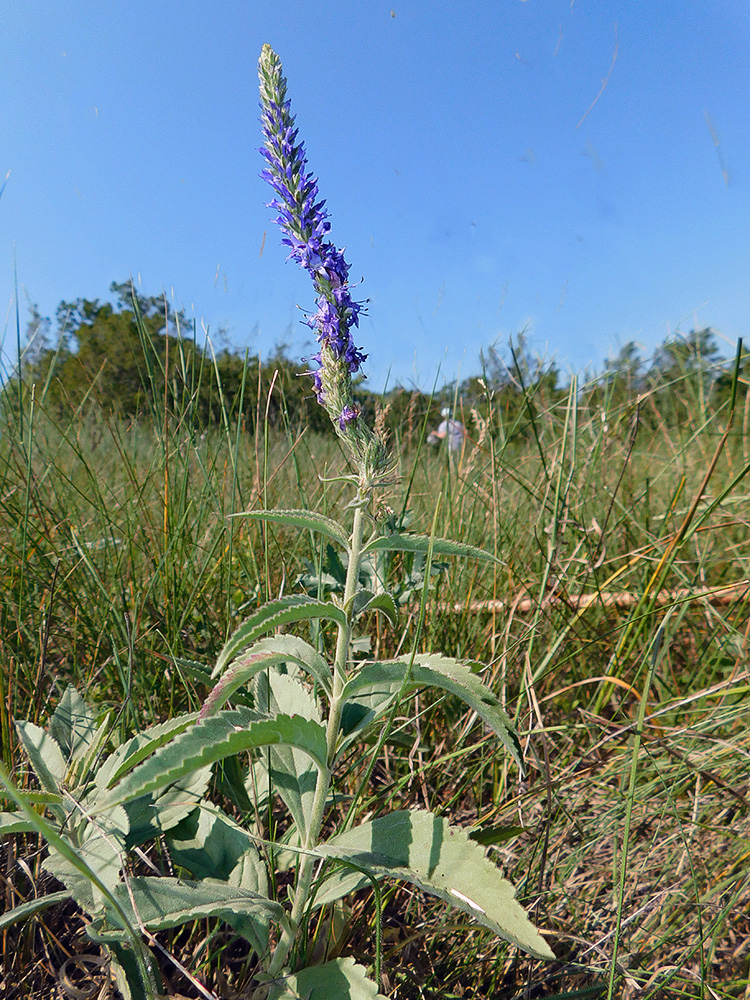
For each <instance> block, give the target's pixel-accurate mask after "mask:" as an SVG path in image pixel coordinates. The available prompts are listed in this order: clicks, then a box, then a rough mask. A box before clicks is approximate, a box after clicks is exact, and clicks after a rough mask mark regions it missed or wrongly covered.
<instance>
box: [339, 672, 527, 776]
mask: <svg viewBox="0 0 750 1000" xmlns="http://www.w3.org/2000/svg"><path fill="white" fill-rule="evenodd" d="M408 662H409V657H408V656H403V657H399V658H398V659H397V660H384V661H382V662H373V663H365V664H364V665H363V666H362V667H361V668H360V669H359V671H358V673H357V674H356V675H355V676H354V677H352V678H351V679H350V680H349V681H348V682H347V684H346V686H345V688H344V694H343V697H344V700H345V701H348V700H350V699H353V700H356V699H357V694H358V692H359V691H360V690H362V691H366V692H368V693H369V692H371V691H372V689H373V687H374V686H376V685H377V684H378V683H380V684H382V687H383V691H384V692H385V691H387V690H388V689H389V688H390V689H392V688H393V685H394V684H395V683H397V682H398V681H399V680H403V678H404V676H405V674H406V670H407V666H408ZM418 687H436V688H441V689H442V690H443V691H448V692H450V694H453V695H455V696H456V697H457V698H460V699H461V700H462V701H463V702H465V703H466V704H467V705H468V706H469V708H472V709H473V710H474V711H475V712H476V713H477V715H478V716H479V718H480V719H482V721H483V722H485V723H486V724H487V725H488V726H489V727H490V729H491V730H492V731H493V732H494V733H495V734H496V735H497V736H498V737H499V739H500V740H501V741H502V742H503V743H504V745H505V746H506V747H507V748H508V750H509V751H510V753H511V754H512V755H513V758H514V759H515V761H516V763H517V764H518V766H519V767H520V768H521V770H523V760H522V755H521V743H520V740H519V739H518V734H517V733H516V730H515V727H514V725H513V723H512V722H511V720H510V719H509V718H508V716H507V715H506V714H505V712H504V711H503V708H502V706H501V704H500V699H499V698H498V697H497V695H496V694H494V693H493V692H492V691H491V690H490V689H489V688H488V687H487V686H486V685H485V684H483V683H482V681H481V680H480V679H479V677H478V676H477V675H476V674H475V673H473V672H472V671H471V670H470V669H469V667H467V666H466V665H465V664H463V663H459V662H458V660H454V659H452V658H451V657H448V656H432V655H430V654H429V653H422V654H420V655H419V656H416V657H415V658H414V663H413V664H412V667H411V673H410V675H409V683H408V685H407V691H406V692H405V693H408V692H411V691H413V690H414V689H415V688H418Z"/></svg>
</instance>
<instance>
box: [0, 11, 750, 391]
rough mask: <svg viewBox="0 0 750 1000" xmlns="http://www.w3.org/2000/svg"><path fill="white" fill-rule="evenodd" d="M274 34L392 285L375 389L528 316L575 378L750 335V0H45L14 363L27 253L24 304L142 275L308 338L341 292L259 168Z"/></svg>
mask: <svg viewBox="0 0 750 1000" xmlns="http://www.w3.org/2000/svg"><path fill="white" fill-rule="evenodd" d="M263 42H269V43H270V44H271V45H272V46H273V47H274V48H275V49H276V51H277V52H278V53H279V55H280V57H281V60H282V63H283V65H284V72H285V75H286V76H287V79H288V81H289V93H290V96H291V98H292V109H293V111H294V112H295V113H296V115H297V122H298V125H299V127H300V133H301V136H302V137H303V138H304V140H305V143H306V146H307V150H308V155H309V160H310V165H311V167H312V169H313V170H314V172H315V173H316V174H317V175H318V176H319V178H320V189H321V194H322V196H323V197H324V198H325V199H326V201H327V203H328V208H329V210H330V213H331V221H332V225H333V238H334V240H335V241H336V242H337V243H338V244H339V245H341V244H344V245H345V246H346V248H347V257H348V259H349V262H350V264H351V268H352V271H351V275H352V277H353V278H358V277H359V276H362V277H363V278H364V281H363V283H362V285H361V286H360V287H359V288H358V292H359V293H360V294H361V297H363V298H365V297H366V298H369V299H370V305H369V316H368V317H367V318H365V319H364V320H363V321H362V325H361V328H360V334H359V337H358V342H359V344H360V346H361V347H362V348H363V349H364V350H365V351H367V352H368V353H369V355H370V359H369V361H368V363H367V365H366V371H367V373H368V374H369V376H370V381H371V384H372V387H373V388H376V389H379V388H381V387H382V385H383V383H384V381H385V380H386V378H387V377H388V373H389V372H390V379H391V382H393V381H401V382H402V383H403V384H406V385H409V384H411V383H416V384H418V385H420V386H421V387H423V388H425V387H429V386H430V385H431V383H432V380H433V378H434V376H435V373H436V371H437V369H438V366H439V365H442V373H443V376H444V377H445V378H453V377H455V376H456V375H457V374H458V375H459V376H463V375H468V374H471V373H472V372H475V371H477V367H478V365H477V359H478V355H479V351H480V349H481V348H482V347H483V346H484V347H486V346H487V345H488V344H491V343H493V342H495V341H497V340H498V339H499V341H500V343H503V342H505V341H507V338H508V337H509V335H511V334H513V333H515V332H517V331H519V330H520V329H521V328H523V327H524V326H526V325H528V333H529V336H530V339H531V342H532V345H533V346H534V347H535V348H536V349H537V350H538V351H540V352H542V353H546V354H547V355H548V356H550V357H556V359H557V361H558V363H559V365H560V366H561V367H562V368H563V370H568V369H576V370H580V369H582V368H583V367H585V366H587V365H592V364H593V365H597V366H598V365H601V363H602V361H603V359H604V358H605V357H606V356H607V355H612V354H613V353H616V351H617V350H618V346H619V345H620V344H622V343H624V342H626V341H628V340H631V339H634V340H636V341H638V342H639V343H640V344H642V345H643V348H644V349H645V350H646V351H650V350H652V349H653V348H654V347H655V346H656V345H657V344H658V343H659V342H661V341H662V340H663V339H664V337H665V336H666V335H667V334H668V333H674V332H675V331H683V332H686V331H688V330H689V329H691V328H692V327H693V326H694V325H698V326H700V327H703V326H708V325H711V326H713V327H714V328H715V329H716V330H718V331H719V332H720V333H721V334H722V336H723V337H725V338H726V341H727V342H726V345H725V350H726V351H727V353H731V350H732V344H733V342H734V340H735V339H736V338H737V337H738V336H740V335H742V334H743V333H744V334H747V333H748V329H747V327H748V317H750V277H749V276H750V266H749V265H750V260H749V254H748V245H749V240H750V226H749V225H748V223H749V222H750V197H749V195H748V181H749V179H750V87H749V86H748V84H749V83H750V73H749V71H748V56H749V55H750V5H748V4H747V3H743V2H733V0H725V2H721V0H705V2H697V0H683V2H682V3H680V4H679V5H678V4H675V3H672V2H668V0H649V2H642V0H619V2H615V0H611V2H610V0H596V2H594V0H476V2H472V0H465V2H463V3H456V2H455V0H387V2H380V0H325V2H324V0H319V2H312V0H244V2H242V0H212V2H206V0H200V2H197V0H128V2H127V3H124V2H120V0H108V2H103V3H102V2H95V0H88V2H82V0H65V2H64V3H61V2H60V0H23V2H19V0H16V2H11V3H7V4H6V5H5V6H4V10H3V16H2V34H1V35H0V65H2V70H3V87H2V100H1V101H0V126H1V127H0V137H1V138H0V184H1V183H2V180H3V178H4V177H5V174H6V172H7V171H8V170H10V171H11V173H10V177H9V178H8V181H7V185H6V187H5V190H4V192H3V194H2V197H0V306H1V307H2V311H3V316H2V318H0V322H4V323H5V324H6V325H7V335H6V344H5V348H4V355H5V364H6V366H7V364H8V357H9V355H11V354H12V346H11V343H10V342H11V341H14V340H15V318H14V300H13V248H14V246H15V250H16V258H17V266H18V281H19V285H20V287H21V293H20V298H21V307H22V313H21V316H22V324H25V321H26V315H27V314H26V305H25V295H24V292H26V293H27V294H28V296H29V297H30V299H31V300H32V301H34V302H35V303H37V304H38V306H39V309H40V310H41V312H42V313H43V314H45V315H50V316H54V313H55V310H56V307H57V304H58V302H59V301H60V300H61V299H75V298H78V297H86V298H100V299H104V298H106V297H107V295H108V287H109V284H110V282H112V281H113V280H117V281H124V280H127V278H128V276H129V275H133V277H134V278H135V279H136V281H138V282H139V284H140V290H141V291H142V292H143V293H144V294H146V295H151V294H160V293H161V292H162V291H163V290H166V292H167V294H168V295H169V297H170V299H172V301H173V302H174V304H175V305H176V306H182V307H184V308H185V310H186V311H187V313H188V314H189V315H190V316H194V317H195V318H196V319H197V321H198V323H199V326H200V324H201V322H203V323H204V324H205V325H206V326H208V327H209V328H210V330H211V331H212V332H216V331H218V330H219V328H221V327H225V328H226V329H227V330H228V335H229V340H230V342H231V343H232V344H233V345H236V346H237V347H238V348H241V349H244V348H245V347H246V346H247V347H249V348H250V349H251V351H260V352H261V353H263V354H266V353H268V352H269V351H270V350H271V349H272V348H273V345H274V344H275V343H276V342H278V341H288V342H291V343H292V345H293V346H292V353H293V354H300V355H301V354H304V353H305V350H304V345H305V343H306V341H309V332H308V331H307V328H306V327H304V326H302V325H301V323H300V312H299V309H298V308H297V306H298V305H299V306H302V307H304V308H307V309H309V308H311V307H312V305H313V296H312V289H311V287H310V285H309V282H308V279H307V277H306V276H305V275H304V273H302V272H301V271H298V270H297V268H296V267H295V265H293V264H292V263H288V264H285V262H284V261H285V252H284V250H283V248H282V247H281V246H280V243H279V236H278V233H277V231H276V230H275V228H274V226H273V224H272V222H271V212H270V211H269V210H268V209H267V208H266V207H265V203H266V202H267V201H268V200H269V197H270V192H269V190H267V188H266V186H265V185H264V183H263V182H262V181H261V180H260V178H259V177H258V173H259V171H260V169H261V166H262V164H261V162H260V157H259V155H258V153H257V147H258V146H259V144H260V137H259V130H258V99H257V71H256V65H257V60H258V56H259V54H260V49H261V45H262V43H263ZM605 81H606V86H604V87H603V89H602V85H603V82H605ZM597 95H598V99H597ZM592 105H593V106H592ZM587 112H588V113H587ZM264 234H265V242H264ZM261 250H262V252H261ZM7 310H9V312H8V318H7V319H6V318H5V314H6V311H7Z"/></svg>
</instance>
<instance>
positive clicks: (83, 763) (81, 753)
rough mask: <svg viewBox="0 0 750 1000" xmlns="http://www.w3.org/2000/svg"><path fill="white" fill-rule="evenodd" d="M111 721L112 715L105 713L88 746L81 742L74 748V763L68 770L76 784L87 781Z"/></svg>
mask: <svg viewBox="0 0 750 1000" xmlns="http://www.w3.org/2000/svg"><path fill="white" fill-rule="evenodd" d="M111 719H112V713H111V712H107V714H106V716H105V717H104V719H103V720H102V722H101V725H100V726H99V727H98V728H97V729H96V731H95V732H94V733H93V735H92V736H91V740H90V742H89V743H88V744H86V743H85V742H81V743H80V744H79V745H78V746H77V747H76V748H75V751H74V753H73V761H74V763H73V765H72V766H71V768H69V775H70V776H71V777H75V781H76V784H81V783H83V782H85V781H87V780H88V779H89V777H90V775H91V771H92V770H93V768H94V765H95V764H96V761H97V758H98V757H99V754H101V752H102V750H103V748H104V744H105V743H106V742H107V739H108V738H109V733H110V721H111Z"/></svg>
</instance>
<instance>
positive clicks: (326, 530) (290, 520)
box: [231, 510, 349, 551]
mask: <svg viewBox="0 0 750 1000" xmlns="http://www.w3.org/2000/svg"><path fill="white" fill-rule="evenodd" d="M231 516H232V517H249V518H252V519H253V520H254V521H274V522H276V523H277V524H290V525H293V526H294V527H296V528H308V529H309V530H310V531H318V532H320V534H322V535H326V536H327V537H328V538H332V539H333V541H334V542H338V544H339V545H340V546H341V547H342V548H343V549H346V550H347V551H348V549H349V538H348V537H347V534H346V532H345V531H344V529H343V528H342V527H341V525H340V524H339V523H338V521H334V520H333V519H332V518H330V517H326V516H325V514H319V513H317V511H314V510H243V511H241V512H240V513H239V514H232V515H231Z"/></svg>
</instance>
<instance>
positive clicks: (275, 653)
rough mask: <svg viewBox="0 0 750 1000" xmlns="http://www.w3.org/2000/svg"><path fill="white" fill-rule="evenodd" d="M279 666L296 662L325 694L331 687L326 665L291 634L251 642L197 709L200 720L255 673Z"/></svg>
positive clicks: (227, 699)
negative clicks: (320, 685)
mask: <svg viewBox="0 0 750 1000" xmlns="http://www.w3.org/2000/svg"><path fill="white" fill-rule="evenodd" d="M281 663H296V664H299V665H300V666H302V667H304V668H305V669H306V670H307V671H309V672H310V673H311V674H312V676H313V677H314V679H315V680H317V681H318V682H319V683H320V684H322V685H323V688H324V690H325V691H330V688H331V672H330V669H329V667H328V664H327V663H326V661H325V660H324V659H323V657H322V656H321V655H320V653H317V652H316V651H315V650H314V649H313V647H312V646H311V645H310V643H309V642H305V641H304V640H303V639H298V638H297V637H296V636H293V635H274V636H269V637H268V638H267V639H261V640H260V641H259V642H256V643H253V645H252V646H251V647H250V649H248V650H247V652H246V653H244V654H243V655H242V656H239V657H238V658H237V659H236V660H235V661H234V662H233V663H232V664H231V666H230V667H229V668H228V669H227V670H226V671H225V672H224V674H223V675H222V677H221V679H220V680H219V681H217V682H216V685H215V687H214V689H213V691H212V692H211V694H210V695H209V696H208V698H207V699H206V701H205V703H204V705H203V708H202V709H201V710H200V714H199V718H200V719H206V718H208V716H209V715H215V714H216V712H218V710H219V709H220V708H221V707H222V705H224V704H226V702H227V701H229V699H230V698H231V697H232V696H233V695H234V693H235V692H236V691H237V690H238V689H239V688H241V687H243V686H244V685H245V684H247V683H248V681H250V680H252V678H253V677H255V675H256V674H259V673H261V671H264V670H266V669H267V668H268V667H271V666H274V665H275V664H281Z"/></svg>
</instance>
